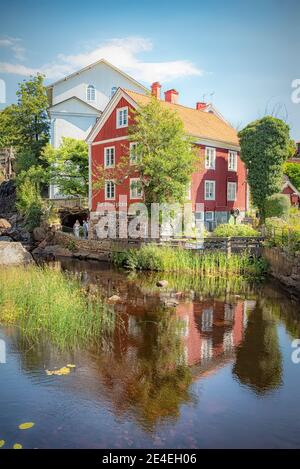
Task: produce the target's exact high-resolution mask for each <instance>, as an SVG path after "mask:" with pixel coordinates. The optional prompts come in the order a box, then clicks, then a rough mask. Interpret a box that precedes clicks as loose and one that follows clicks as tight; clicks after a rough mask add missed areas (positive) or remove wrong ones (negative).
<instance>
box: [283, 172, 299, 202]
mask: <svg viewBox="0 0 300 469" xmlns="http://www.w3.org/2000/svg"><path fill="white" fill-rule="evenodd" d="M282 194H286V195H288V196H289V197H290V200H291V204H292V205H293V206H295V207H299V206H300V192H299V191H298V190H297V189H296V187H295V186H294V185H293V184H292V183H291V181H290V180H289V178H288V177H287V176H284V185H283V188H282Z"/></svg>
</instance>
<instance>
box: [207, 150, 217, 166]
mask: <svg viewBox="0 0 300 469" xmlns="http://www.w3.org/2000/svg"><path fill="white" fill-rule="evenodd" d="M215 167H216V149H215V148H212V147H206V148H205V169H215Z"/></svg>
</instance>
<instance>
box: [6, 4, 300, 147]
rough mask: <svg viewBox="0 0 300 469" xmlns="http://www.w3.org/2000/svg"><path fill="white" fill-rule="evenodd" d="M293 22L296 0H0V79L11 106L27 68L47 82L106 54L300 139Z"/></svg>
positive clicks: (187, 101)
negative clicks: (275, 121) (272, 121)
mask: <svg viewBox="0 0 300 469" xmlns="http://www.w3.org/2000/svg"><path fill="white" fill-rule="evenodd" d="M299 25H300V2H299V0H285V1H282V0H260V1H259V0H252V1H250V2H249V1H245V0H239V1H236V0H226V1H224V0H223V1H220V0H209V1H207V0H205V1H203V0H197V1H194V0H185V1H177V0H173V1H172V2H171V1H165V0H160V1H157V0H152V1H151V2H150V1H143V0H140V1H135V0H133V1H131V0H127V1H121V0H114V1H108V0H106V1H102V0H88V1H85V2H84V1H82V0H81V1H78V0H59V1H58V0H51V1H48V0H40V1H38V0H9V1H7V0H5V1H3V0H0V85H1V83H2V88H3V81H4V82H5V86H6V104H10V103H12V102H15V101H16V94H15V93H16V90H17V87H18V83H19V82H20V81H22V80H23V79H26V78H28V77H29V76H30V75H31V74H35V73H37V72H42V73H44V74H45V75H46V84H50V83H51V82H54V81H55V80H56V79H58V78H61V77H63V76H66V75H68V74H70V73H72V72H73V71H75V70H79V69H80V68H82V67H84V66H86V65H88V64H90V63H93V62H95V61H97V60H99V59H101V58H105V59H107V60H108V61H110V62H111V63H112V64H114V65H116V66H117V67H119V68H121V69H122V70H124V71H125V72H127V73H129V74H130V75H131V76H132V77H134V78H135V79H136V80H138V81H140V82H141V83H143V84H144V85H146V86H149V85H150V84H151V83H152V82H153V81H160V82H161V84H162V86H163V90H164V91H165V90H167V89H169V88H175V89H176V90H177V91H178V92H179V102H180V104H183V105H186V106H191V107H194V106H195V103H196V102H197V101H203V100H204V101H209V102H211V101H212V102H213V104H214V105H215V106H216V108H217V109H218V110H219V111H220V112H221V113H222V114H223V115H224V117H225V118H226V119H227V120H228V121H229V122H230V123H231V124H232V125H233V126H234V127H236V128H238V129H241V128H243V127H244V126H245V125H247V124H248V123H249V122H250V121H252V120H255V119H258V118H260V117H263V116H264V115H266V114H271V115H274V116H275V117H279V118H282V119H284V120H285V121H286V122H287V123H288V124H289V126H290V128H291V134H292V137H293V138H294V139H296V140H299V141H300V92H299V93H298V94H297V97H298V96H299V100H298V99H296V100H295V99H294V101H299V103H297V102H293V100H292V92H293V91H294V93H295V92H297V89H298V88H296V89H293V88H292V83H294V86H298V85H297V83H298V82H297V81H295V80H299V90H300V60H299V55H300V33H299ZM1 80H2V82H1ZM0 91H1V90H0ZM0 97H1V96H0ZM4 106H5V104H0V109H2V108H3V107H4Z"/></svg>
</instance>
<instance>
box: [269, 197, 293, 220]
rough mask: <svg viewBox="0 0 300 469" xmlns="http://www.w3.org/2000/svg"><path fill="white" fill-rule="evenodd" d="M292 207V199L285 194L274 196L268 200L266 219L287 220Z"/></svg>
mask: <svg viewBox="0 0 300 469" xmlns="http://www.w3.org/2000/svg"><path fill="white" fill-rule="evenodd" d="M290 206H291V202H290V199H289V197H288V196H287V195H285V194H274V195H271V196H270V197H268V198H267V199H266V202H265V213H266V218H273V217H276V218H287V217H288V215H289V209H290Z"/></svg>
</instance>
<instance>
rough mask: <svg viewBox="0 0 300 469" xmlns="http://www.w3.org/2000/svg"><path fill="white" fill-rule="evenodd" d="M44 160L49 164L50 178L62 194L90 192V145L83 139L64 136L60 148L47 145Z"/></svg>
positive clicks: (84, 193) (85, 194)
mask: <svg viewBox="0 0 300 469" xmlns="http://www.w3.org/2000/svg"><path fill="white" fill-rule="evenodd" d="M42 160H43V161H44V162H46V163H47V164H48V165H49V180H51V182H52V183H53V184H55V185H57V186H58V187H59V190H60V192H61V193H62V194H65V195H80V196H84V197H86V196H87V194H88V182H89V181H88V179H89V178H88V146H87V144H86V143H85V142H84V141H83V140H76V139H74V138H68V137H65V138H63V141H62V144H61V146H60V147H59V148H53V147H52V146H51V145H50V144H48V145H46V146H45V148H44V150H43V154H42Z"/></svg>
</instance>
